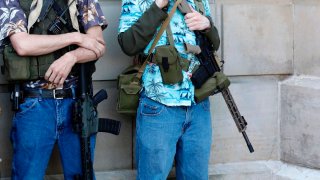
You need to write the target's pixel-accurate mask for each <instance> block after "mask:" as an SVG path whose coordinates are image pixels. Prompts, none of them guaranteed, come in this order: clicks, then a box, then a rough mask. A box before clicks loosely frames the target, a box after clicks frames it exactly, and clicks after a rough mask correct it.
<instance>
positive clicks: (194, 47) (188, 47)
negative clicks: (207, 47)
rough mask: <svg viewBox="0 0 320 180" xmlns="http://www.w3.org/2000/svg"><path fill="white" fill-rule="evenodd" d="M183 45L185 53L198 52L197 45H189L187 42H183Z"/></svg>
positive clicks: (199, 50) (199, 51)
mask: <svg viewBox="0 0 320 180" xmlns="http://www.w3.org/2000/svg"><path fill="white" fill-rule="evenodd" d="M184 47H185V50H186V52H187V53H192V54H200V53H201V49H200V47H199V46H198V45H191V44H188V43H184Z"/></svg>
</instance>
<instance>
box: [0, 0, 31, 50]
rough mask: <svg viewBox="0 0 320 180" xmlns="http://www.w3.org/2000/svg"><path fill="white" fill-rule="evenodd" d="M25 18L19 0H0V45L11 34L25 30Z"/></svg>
mask: <svg viewBox="0 0 320 180" xmlns="http://www.w3.org/2000/svg"><path fill="white" fill-rule="evenodd" d="M26 27H27V18H26V15H25V13H24V12H23V10H22V9H21V7H20V3H19V0H15V1H12V0H10V1H5V0H0V46H1V45H2V42H3V40H4V39H6V38H7V37H9V36H10V35H11V34H14V33H18V32H27V28H26Z"/></svg>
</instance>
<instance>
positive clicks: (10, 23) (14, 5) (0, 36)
mask: <svg viewBox="0 0 320 180" xmlns="http://www.w3.org/2000/svg"><path fill="white" fill-rule="evenodd" d="M37 1H40V0H37ZM76 2H77V11H78V15H79V16H78V17H79V18H78V21H79V24H80V26H82V27H83V28H84V30H85V31H87V30H88V29H89V28H90V27H92V26H96V25H100V26H101V27H102V28H103V29H104V28H105V27H106V26H107V21H106V19H105V17H104V15H103V12H102V10H101V7H100V4H99V2H98V0H76ZM32 10H33V9H32V8H31V11H32ZM27 22H28V21H27V18H26V15H25V13H24V12H23V10H22V9H21V7H20V2H19V0H0V46H2V45H4V44H5V42H7V41H8V37H9V36H10V35H12V34H14V33H19V32H27ZM75 78H76V77H72V76H69V77H68V78H67V80H66V82H65V85H64V88H67V87H68V86H72V85H73V84H74V82H75V81H76V79H75ZM26 86H27V87H30V88H44V89H53V88H55V85H54V84H52V83H50V82H48V81H45V80H43V79H41V80H37V81H32V82H28V83H26ZM66 86H67V87H66Z"/></svg>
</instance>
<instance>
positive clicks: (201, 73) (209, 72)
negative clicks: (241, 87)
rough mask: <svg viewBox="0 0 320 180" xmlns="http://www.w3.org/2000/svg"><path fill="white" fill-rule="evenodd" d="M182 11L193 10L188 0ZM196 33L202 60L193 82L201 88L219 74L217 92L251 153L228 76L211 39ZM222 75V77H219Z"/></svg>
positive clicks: (183, 2)
mask: <svg viewBox="0 0 320 180" xmlns="http://www.w3.org/2000/svg"><path fill="white" fill-rule="evenodd" d="M178 8H179V10H180V11H181V13H183V14H187V13H189V12H192V11H191V9H190V6H189V4H188V3H187V1H185V0H183V1H182V3H181V4H180V6H179V7H178ZM194 33H195V35H196V41H197V44H198V45H199V46H200V49H201V52H200V53H199V54H196V56H197V58H198V59H199V61H200V66H199V68H198V69H197V70H196V71H195V72H194V73H193V75H192V78H191V81H192V82H193V84H194V86H195V88H200V87H201V86H202V84H203V83H204V82H205V81H206V80H207V79H209V78H210V77H211V76H217V77H218V81H217V88H218V89H217V91H215V92H213V94H215V93H219V92H221V93H222V96H223V98H224V100H225V102H226V104H227V106H228V108H229V111H230V113H231V115H232V117H233V120H234V122H235V123H236V126H237V128H238V130H239V132H240V133H242V135H243V137H244V139H245V141H246V144H247V146H248V149H249V151H250V153H252V152H254V149H253V146H252V145H251V143H250V140H249V138H248V136H247V133H246V128H247V125H248V124H247V122H246V120H245V119H244V117H243V116H242V115H241V114H240V112H239V110H238V108H237V105H236V103H235V102H234V100H233V97H232V95H231V93H230V90H229V88H228V86H229V85H230V81H229V80H228V78H227V77H226V76H225V75H224V74H223V73H222V72H221V69H220V67H219V65H218V63H217V61H216V59H215V57H214V53H213V51H214V50H213V48H212V43H210V41H209V39H208V38H207V37H206V36H205V35H204V34H202V33H201V32H199V31H194ZM219 77H220V78H219Z"/></svg>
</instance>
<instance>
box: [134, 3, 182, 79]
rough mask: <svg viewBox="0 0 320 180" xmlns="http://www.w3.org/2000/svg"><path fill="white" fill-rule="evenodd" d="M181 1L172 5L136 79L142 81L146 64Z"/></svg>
mask: <svg viewBox="0 0 320 180" xmlns="http://www.w3.org/2000/svg"><path fill="white" fill-rule="evenodd" d="M181 1H182V0H177V1H176V2H175V3H174V5H173V7H172V9H171V11H170V13H169V15H168V17H167V18H166V19H165V20H164V22H163V23H162V26H161V28H160V30H159V32H158V34H157V36H156V37H155V39H154V41H153V43H152V45H151V47H150V49H149V52H148V57H147V59H146V60H145V61H144V63H143V64H142V66H141V68H140V69H139V71H138V73H137V75H136V79H137V80H138V81H140V79H141V76H142V73H143V71H144V69H145V68H146V66H147V63H148V59H149V58H150V55H151V54H152V52H153V50H154V48H155V47H156V45H157V43H158V41H159V39H160V38H161V35H162V33H163V32H164V30H165V29H166V28H167V26H168V25H169V23H170V20H171V18H172V16H173V14H174V12H175V11H176V9H177V7H178V5H179V4H180V3H181Z"/></svg>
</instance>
